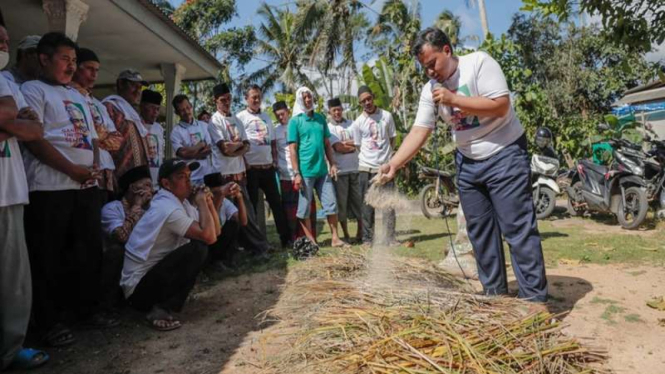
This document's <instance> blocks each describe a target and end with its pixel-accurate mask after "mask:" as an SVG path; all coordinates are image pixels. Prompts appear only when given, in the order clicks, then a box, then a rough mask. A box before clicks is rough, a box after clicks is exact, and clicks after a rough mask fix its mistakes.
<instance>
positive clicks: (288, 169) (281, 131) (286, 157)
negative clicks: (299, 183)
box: [274, 123, 296, 181]
mask: <svg viewBox="0 0 665 374" xmlns="http://www.w3.org/2000/svg"><path fill="white" fill-rule="evenodd" d="M274 132H275V142H276V144H277V156H278V157H277V164H278V168H279V179H280V180H283V181H290V180H293V179H294V178H295V177H296V175H295V173H294V172H293V166H291V165H292V164H291V149H290V148H289V142H287V136H288V132H289V125H288V123H287V124H286V125H281V124H280V125H277V126H275V131H274Z"/></svg>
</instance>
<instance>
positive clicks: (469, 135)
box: [414, 52, 524, 160]
mask: <svg viewBox="0 0 665 374" xmlns="http://www.w3.org/2000/svg"><path fill="white" fill-rule="evenodd" d="M458 58H459V64H458V66H457V70H456V71H455V73H453V75H452V76H451V77H450V78H449V79H448V80H446V81H445V82H443V86H444V87H446V88H447V89H449V90H451V91H452V92H453V93H456V94H457V95H461V96H465V97H479V96H480V97H486V98H488V99H496V98H498V97H502V96H508V95H509V94H510V91H509V90H508V83H506V77H505V76H504V75H503V71H502V70H501V66H499V64H498V63H497V62H496V61H495V60H494V59H493V58H492V57H491V56H490V55H488V54H487V53H485V52H474V53H470V54H468V55H464V56H459V57H458ZM435 83H436V82H435V81H429V82H428V83H427V84H425V86H423V89H422V91H421V93H420V102H419V104H418V113H417V115H416V120H415V122H414V125H415V126H421V127H427V128H432V129H433V128H434V126H435V125H436V119H437V116H438V117H441V119H443V120H444V121H445V122H446V123H447V124H449V125H450V126H451V128H452V133H453V139H454V140H455V142H456V143H457V149H458V150H459V151H460V152H462V154H463V155H464V156H466V157H468V158H471V159H474V160H484V159H486V158H489V157H491V156H492V155H494V154H496V153H497V152H499V151H500V150H501V149H503V148H504V147H506V146H508V145H510V144H512V143H514V142H515V141H516V140H517V139H518V138H519V137H520V136H522V134H523V133H524V129H523V128H522V125H521V124H520V121H519V119H518V118H517V115H516V114H515V110H514V109H513V106H512V105H511V106H510V110H508V113H506V115H505V116H503V117H480V116H474V115H469V116H466V117H464V114H463V113H462V112H460V110H459V109H458V108H452V107H449V106H444V105H439V106H438V107H437V106H436V105H435V104H434V101H433V100H432V86H433V85H434V84H435Z"/></svg>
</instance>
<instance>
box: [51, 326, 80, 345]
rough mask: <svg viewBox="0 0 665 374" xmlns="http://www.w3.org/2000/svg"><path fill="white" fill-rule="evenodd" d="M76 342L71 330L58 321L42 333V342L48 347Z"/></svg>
mask: <svg viewBox="0 0 665 374" xmlns="http://www.w3.org/2000/svg"><path fill="white" fill-rule="evenodd" d="M74 342H76V338H75V337H74V334H72V331H71V330H70V329H68V328H67V327H66V326H65V325H63V324H61V323H59V324H57V325H55V326H53V328H52V329H51V330H50V331H49V332H48V333H46V335H44V343H45V344H46V345H48V346H49V347H64V346H66V345H70V344H73V343H74Z"/></svg>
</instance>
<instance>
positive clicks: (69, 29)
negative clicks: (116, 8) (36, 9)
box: [42, 0, 90, 41]
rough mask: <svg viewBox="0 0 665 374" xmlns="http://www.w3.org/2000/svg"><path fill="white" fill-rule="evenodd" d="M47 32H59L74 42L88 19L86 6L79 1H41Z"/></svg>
mask: <svg viewBox="0 0 665 374" xmlns="http://www.w3.org/2000/svg"><path fill="white" fill-rule="evenodd" d="M42 8H43V9H44V13H46V18H47V19H48V29H49V31H59V32H62V33H64V34H65V35H67V36H68V37H69V38H71V39H72V40H74V41H76V39H77V38H78V35H79V27H80V26H81V24H82V23H83V22H85V20H86V19H87V18H88V10H89V9H90V7H89V6H88V4H86V3H84V2H83V1H81V0H42Z"/></svg>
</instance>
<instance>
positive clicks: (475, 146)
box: [379, 28, 547, 302]
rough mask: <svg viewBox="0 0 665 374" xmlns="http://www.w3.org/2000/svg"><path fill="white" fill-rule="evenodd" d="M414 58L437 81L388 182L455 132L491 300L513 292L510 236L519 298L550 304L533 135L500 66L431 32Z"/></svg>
mask: <svg viewBox="0 0 665 374" xmlns="http://www.w3.org/2000/svg"><path fill="white" fill-rule="evenodd" d="M412 53H413V55H414V56H415V57H416V58H417V59H418V61H419V62H420V64H421V65H422V66H423V68H424V69H425V71H426V72H427V75H428V76H429V77H430V78H431V80H430V81H429V82H428V83H427V84H426V85H425V86H424V87H423V90H422V93H421V95H420V103H419V106H418V114H417V116H416V120H415V122H414V126H413V128H412V129H411V131H410V132H409V135H408V136H407V137H406V138H405V139H404V142H403V143H402V145H401V146H400V149H399V151H398V152H397V153H396V154H395V156H394V157H393V158H392V159H391V160H390V162H389V163H388V164H386V165H384V166H382V168H381V171H382V173H383V175H382V176H381V178H379V179H380V180H381V181H383V180H390V179H392V178H394V176H395V173H396V171H397V170H398V169H399V168H401V167H403V166H404V165H405V164H406V163H407V162H408V161H409V160H410V159H411V158H412V157H413V156H415V154H416V153H417V152H418V150H419V149H420V147H421V146H422V145H423V144H424V143H425V141H427V137H428V136H429V134H431V133H432V131H433V130H434V128H435V126H436V121H437V118H441V119H443V120H444V121H445V122H446V123H447V124H449V125H450V126H451V127H452V132H453V138H454V140H455V142H456V144H457V154H456V157H455V161H456V165H457V178H458V184H459V194H460V202H461V204H462V209H463V210H464V216H465V217H466V220H467V230H468V234H469V239H470V241H471V244H472V245H473V249H474V253H475V255H476V260H477V264H478V277H479V279H480V281H481V283H482V284H483V289H484V292H485V293H486V294H488V295H497V294H507V293H508V284H507V276H506V267H505V259H504V252H503V245H502V236H503V237H505V240H506V242H508V244H509V246H510V252H511V261H512V264H513V270H514V272H515V277H516V278H517V283H518V285H519V295H518V296H519V297H520V298H522V299H526V300H529V301H534V302H545V301H547V279H546V277H545V262H544V259H543V251H542V247H541V243H540V234H539V232H538V224H537V221H536V215H535V212H534V206H533V201H532V195H531V182H530V166H529V157H528V154H527V150H526V135H525V134H524V129H523V128H522V125H521V124H520V122H519V119H518V118H517V116H516V115H515V111H514V109H513V107H512V105H511V103H510V96H509V95H510V92H509V90H508V85H507V83H506V79H505V77H504V75H503V72H502V71H501V67H500V66H499V64H498V63H497V62H496V61H495V60H494V59H492V57H490V56H489V55H488V54H487V53H485V52H474V53H470V54H468V55H464V56H455V55H454V54H453V49H452V46H451V44H450V40H449V39H448V36H447V35H446V34H445V33H444V32H443V31H441V30H439V29H437V28H428V29H425V30H423V31H422V32H421V33H420V35H419V36H418V38H417V39H416V41H415V43H414V45H413V48H412Z"/></svg>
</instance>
